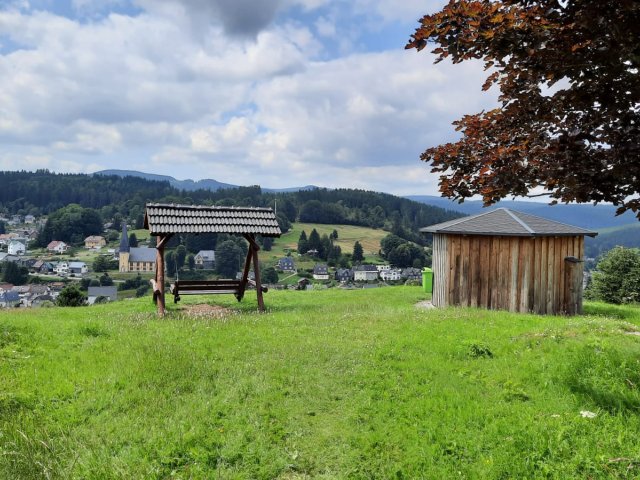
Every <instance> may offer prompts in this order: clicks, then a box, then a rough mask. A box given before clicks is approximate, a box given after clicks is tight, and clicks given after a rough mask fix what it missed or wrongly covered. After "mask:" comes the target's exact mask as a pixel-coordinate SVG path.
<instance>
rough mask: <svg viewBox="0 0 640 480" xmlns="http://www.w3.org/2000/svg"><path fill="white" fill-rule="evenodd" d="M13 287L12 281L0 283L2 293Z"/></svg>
mask: <svg viewBox="0 0 640 480" xmlns="http://www.w3.org/2000/svg"><path fill="white" fill-rule="evenodd" d="M12 288H13V284H11V283H0V293H4V292H8V291H9V290H11V289H12Z"/></svg>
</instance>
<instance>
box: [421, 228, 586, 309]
mask: <svg viewBox="0 0 640 480" xmlns="http://www.w3.org/2000/svg"><path fill="white" fill-rule="evenodd" d="M583 254H584V237H582V236H570V237H514V236H480V235H453V234H434V235H433V267H434V290H433V304H434V305H436V306H447V305H461V306H478V307H484V308H489V309H494V310H509V311H513V312H534V313H539V314H562V313H567V314H576V313H580V312H581V310H582V269H583V266H582V263H572V262H568V261H565V258H566V257H571V256H573V257H576V258H578V259H582V255H583Z"/></svg>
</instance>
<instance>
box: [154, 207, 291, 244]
mask: <svg viewBox="0 0 640 480" xmlns="http://www.w3.org/2000/svg"><path fill="white" fill-rule="evenodd" d="M144 226H145V228H147V229H149V231H150V233H151V234H152V235H157V234H163V233H234V234H243V233H246V234H258V235H262V236H263V237H279V236H280V234H281V233H282V232H281V231H280V227H279V226H278V221H277V219H276V216H275V214H274V213H273V210H271V209H270V208H255V207H208V206H200V205H174V204H160V203H149V204H147V207H146V212H145V215H144Z"/></svg>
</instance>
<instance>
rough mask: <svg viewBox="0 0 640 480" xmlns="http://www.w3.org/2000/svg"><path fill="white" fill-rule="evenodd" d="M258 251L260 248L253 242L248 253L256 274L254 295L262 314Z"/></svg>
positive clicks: (262, 302)
mask: <svg viewBox="0 0 640 480" xmlns="http://www.w3.org/2000/svg"><path fill="white" fill-rule="evenodd" d="M258 250H260V247H259V246H258V244H257V243H255V242H253V243H252V244H251V246H250V247H249V252H251V254H252V255H253V271H254V273H255V274H256V294H257V295H258V310H259V311H261V312H264V310H265V308H264V299H263V298H262V281H261V280H260V263H259V262H258Z"/></svg>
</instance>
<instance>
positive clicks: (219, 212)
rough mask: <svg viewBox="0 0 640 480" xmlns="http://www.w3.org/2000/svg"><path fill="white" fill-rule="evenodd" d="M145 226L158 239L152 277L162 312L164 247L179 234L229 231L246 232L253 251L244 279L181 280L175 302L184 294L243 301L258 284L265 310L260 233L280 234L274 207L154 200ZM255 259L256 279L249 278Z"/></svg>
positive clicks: (260, 306) (260, 305) (174, 287)
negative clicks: (250, 289) (231, 297)
mask: <svg viewBox="0 0 640 480" xmlns="http://www.w3.org/2000/svg"><path fill="white" fill-rule="evenodd" d="M144 226H145V228H146V229H148V230H149V232H150V233H151V235H155V236H156V237H157V240H156V249H157V254H156V275H155V279H152V280H151V285H152V287H153V299H154V301H155V303H156V305H157V306H158V315H160V316H163V315H164V314H165V311H166V306H165V292H164V288H165V287H164V282H165V277H164V248H165V246H166V244H167V242H168V241H169V239H170V238H171V237H173V235H175V234H181V233H190V234H199V233H229V234H235V235H242V236H243V237H244V238H245V239H246V240H247V242H249V251H248V252H247V257H246V259H245V262H244V269H243V271H242V276H241V278H240V280H231V279H219V280H179V279H176V281H175V282H174V283H173V284H172V285H171V288H170V292H171V293H172V294H173V298H174V303H177V302H178V301H179V300H180V296H181V295H205V294H233V295H235V297H236V298H237V299H238V301H241V300H242V298H243V297H244V293H245V291H246V289H247V287H248V286H252V287H255V289H256V293H257V297H258V309H259V310H260V311H261V312H262V311H264V309H265V308H264V299H263V298H262V294H263V293H264V292H266V291H267V288H266V287H263V286H262V283H261V281H260V266H259V263H258V251H259V250H260V246H259V245H258V243H257V242H256V235H262V236H263V237H279V236H280V235H281V231H280V227H279V226H278V221H277V219H276V216H275V213H274V212H273V210H271V209H270V208H255V207H208V206H203V205H174V204H159V203H150V204H147V205H146V209H145V215H144ZM252 262H253V271H254V274H255V281H253V280H251V279H249V271H250V269H251V263H252Z"/></svg>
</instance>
